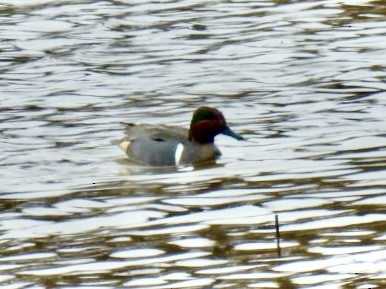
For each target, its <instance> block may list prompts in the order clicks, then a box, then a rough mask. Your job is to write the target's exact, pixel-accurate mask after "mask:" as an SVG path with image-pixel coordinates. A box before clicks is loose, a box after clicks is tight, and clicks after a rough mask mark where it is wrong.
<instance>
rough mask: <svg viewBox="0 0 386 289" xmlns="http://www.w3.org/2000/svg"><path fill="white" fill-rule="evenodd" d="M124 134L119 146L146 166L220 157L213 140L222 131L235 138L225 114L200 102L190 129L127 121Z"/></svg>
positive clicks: (130, 156) (136, 161) (192, 161)
mask: <svg viewBox="0 0 386 289" xmlns="http://www.w3.org/2000/svg"><path fill="white" fill-rule="evenodd" d="M124 125H125V126H126V127H125V137H124V138H123V139H122V140H121V141H120V143H119V147H120V148H121V149H122V150H123V151H124V152H125V153H126V155H127V157H128V159H129V160H130V161H131V162H134V163H137V164H140V165H145V166H181V165H189V164H196V163H200V162H205V161H210V160H215V159H217V158H218V157H219V156H220V155H221V152H220V150H219V149H218V147H217V146H216V145H215V143H214V139H215V137H216V136H217V135H219V134H223V135H227V136H230V137H232V138H234V139H236V140H245V139H244V137H242V136H240V135H239V134H237V133H235V132H234V131H232V130H231V129H230V128H229V126H228V125H227V122H226V120H225V117H224V115H223V114H222V113H221V112H220V111H219V110H218V109H217V108H214V107H208V106H201V107H199V108H197V109H196V110H195V111H194V112H193V117H192V120H191V122H190V127H189V129H187V128H183V127H178V126H170V125H151V124H132V123H124Z"/></svg>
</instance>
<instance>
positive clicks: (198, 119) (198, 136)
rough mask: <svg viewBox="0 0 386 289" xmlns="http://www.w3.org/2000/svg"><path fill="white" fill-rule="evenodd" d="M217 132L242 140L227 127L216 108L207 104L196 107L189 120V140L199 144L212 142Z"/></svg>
mask: <svg viewBox="0 0 386 289" xmlns="http://www.w3.org/2000/svg"><path fill="white" fill-rule="evenodd" d="M218 134H224V135H227V136H230V137H233V138H235V139H237V140H244V138H243V137H242V136H240V135H238V134H236V133H235V132H233V131H232V130H231V129H230V128H229V127H228V125H227V123H226V121H225V118H224V116H223V114H222V113H221V112H220V111H219V110H218V109H216V108H213V107H208V106H201V107H199V108H197V109H196V110H195V111H194V113H193V117H192V121H191V122H190V129H189V140H191V141H195V142H197V143H200V144H207V143H213V142H214V138H215V136H216V135H218Z"/></svg>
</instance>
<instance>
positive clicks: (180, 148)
mask: <svg viewBox="0 0 386 289" xmlns="http://www.w3.org/2000/svg"><path fill="white" fill-rule="evenodd" d="M183 152H184V145H183V144H182V143H179V144H178V145H177V147H176V152H175V153H174V161H175V164H176V166H178V165H179V164H180V162H181V158H182V154H183Z"/></svg>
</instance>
